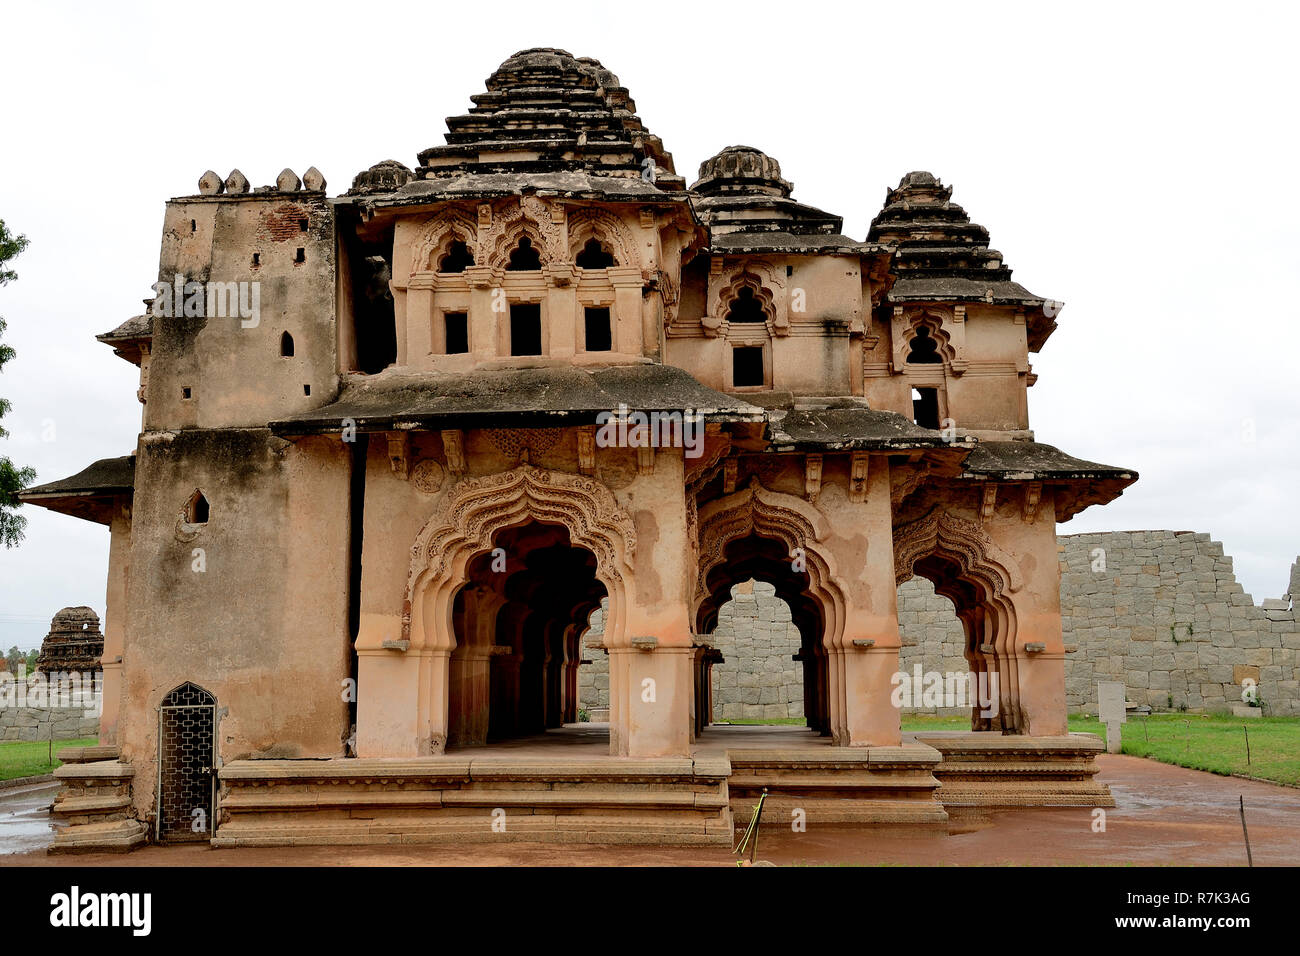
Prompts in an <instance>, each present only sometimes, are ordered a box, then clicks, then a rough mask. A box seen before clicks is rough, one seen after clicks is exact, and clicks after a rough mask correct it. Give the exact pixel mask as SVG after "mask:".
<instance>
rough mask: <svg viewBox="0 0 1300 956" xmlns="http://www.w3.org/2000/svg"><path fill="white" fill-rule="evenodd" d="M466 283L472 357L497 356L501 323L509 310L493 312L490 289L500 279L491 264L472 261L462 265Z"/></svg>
mask: <svg viewBox="0 0 1300 956" xmlns="http://www.w3.org/2000/svg"><path fill="white" fill-rule="evenodd" d="M465 281H466V282H467V283H469V289H470V292H469V316H468V317H467V321H468V322H469V347H470V351H471V352H473V353H474V361H476V362H488V361H491V360H492V359H495V358H497V343H498V341H499V335H498V332H499V329H500V327H501V323H502V322H505V321H507V320H508V318H509V313H508V312H493V311H492V305H493V299H492V290H493V288H494V287H496V286H498V285H499V283H500V281H501V280H500V278H499V277H498V276H496V275H495V274H494V272H493V270H492V267H491V266H486V265H475V266H469V267H467V268H466V269H465Z"/></svg>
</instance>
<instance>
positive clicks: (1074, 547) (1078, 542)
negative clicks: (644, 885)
mask: <svg viewBox="0 0 1300 956" xmlns="http://www.w3.org/2000/svg"><path fill="white" fill-rule="evenodd" d="M1057 548H1058V551H1059V554H1060V563H1061V615H1062V618H1061V620H1062V630H1063V633H1064V639H1065V644H1066V646H1067V648H1068V647H1071V646H1073V647H1076V648H1077V650H1075V651H1074V652H1073V653H1071V654H1067V656H1066V664H1065V668H1066V670H1065V674H1066V705H1067V707H1068V708H1069V710H1070V712H1071V713H1074V712H1079V711H1088V710H1090V709H1092V708H1095V706H1096V682H1097V681H1099V680H1122V681H1124V682H1125V684H1126V686H1127V687H1128V696H1129V700H1131V701H1134V702H1136V703H1145V704H1149V705H1150V706H1152V707H1153V708H1156V709H1159V710H1168V709H1170V708H1174V709H1177V708H1180V707H1183V706H1186V708H1187V709H1189V710H1223V709H1225V708H1226V707H1227V706H1228V705H1230V704H1232V703H1239V702H1240V700H1241V681H1242V679H1243V678H1245V677H1252V678H1254V679H1255V680H1256V681H1257V682H1258V684H1259V693H1260V697H1261V699H1262V700H1263V701H1264V704H1265V711H1266V713H1269V714H1279V715H1281V714H1297V713H1300V664H1298V659H1300V653H1298V652H1300V621H1298V620H1297V614H1296V611H1295V609H1294V607H1293V602H1294V600H1295V598H1296V597H1297V596H1300V561H1297V562H1296V564H1295V566H1293V567H1292V569H1291V575H1290V581H1289V583H1288V584H1287V595H1286V596H1285V597H1283V598H1281V599H1268V600H1265V601H1263V602H1262V603H1261V604H1260V605H1256V604H1254V602H1253V601H1252V599H1251V596H1250V595H1248V594H1246V593H1244V591H1243V590H1242V587H1241V585H1240V584H1238V583H1237V581H1236V577H1235V575H1234V574H1233V571H1232V559H1231V558H1230V557H1228V556H1226V555H1224V553H1223V546H1222V545H1221V544H1219V543H1218V542H1216V541H1211V540H1210V536H1209V535H1208V534H1193V533H1186V532H1185V533H1179V532H1173V531H1135V532H1128V531H1116V532H1107V533H1098V534H1083V535H1063V536H1060V537H1058V539H1057ZM1099 548H1100V549H1103V551H1104V553H1105V567H1104V570H1096V571H1094V570H1093V566H1094V564H1097V565H1098V567H1099V568H1100V562H1099V561H1098V559H1099V557H1100V554H1099V553H1098V552H1097V549H1099ZM745 588H746V586H744V585H742V586H740V587H738V588H737V589H736V590H735V592H733V593H734V595H735V596H734V598H733V600H732V602H731V603H730V604H728V605H726V606H725V607H724V608H723V609H722V611H721V612H720V614H719V621H718V628H717V631H715V633H714V638H715V640H716V642H717V645H718V647H719V648H720V649H721V650H722V653H723V655H724V656H725V657H726V658H727V660H726V662H725V663H724V664H719V665H717V666H716V667H715V668H714V670H713V674H714V710H715V713H714V717H715V719H717V720H731V719H736V718H747V717H768V718H770V717H781V716H790V717H798V716H802V714H803V709H802V708H803V693H802V691H803V688H802V684H801V681H800V680H794V681H791V680H790V679H789V677H788V674H787V670H788V669H789V668H797V667H798V666H799V665H797V664H795V663H794V662H793V661H790V659H789V658H790V654H792V653H794V651H795V650H796V649H797V648H798V634H797V632H796V631H795V630H794V629H793V627H791V626H790V625H789V624H788V622H789V620H790V612H789V609H788V608H787V607H786V606H785V604H784V603H783V602H782V601H780V600H778V599H777V598H776V597H775V595H774V594H773V590H772V588H771V587H770V586H768V585H765V584H761V583H756V584H754V585H753V588H752V593H751V592H750V591H747V590H745ZM898 608H899V610H898V618H899V627H900V630H901V632H902V638H903V648H902V651H901V653H900V665H901V667H902V668H903V669H904V670H908V671H910V670H911V669H912V667H913V666H914V665H916V664H920V665H921V666H922V668H923V669H924V670H927V671H929V670H936V671H954V672H961V671H964V670H965V669H966V661H965V658H964V657H963V656H962V643H963V640H964V638H963V635H962V628H961V625H960V623H958V621H957V618H956V616H955V615H954V614H953V608H952V604H951V602H949V601H948V600H947V599H946V598H942V597H939V596H938V595H936V594H935V593H934V587H933V586H932V585H931V584H930V582H929V581H926V580H925V579H924V578H920V577H917V578H913V579H912V580H910V581H908V582H906V583H905V584H904V585H903V586H902V587H900V588H899V589H898ZM592 624H593V631H595V630H598V629H599V626H600V619H599V616H598V615H597V616H596V617H594V618H593V622H592ZM586 640H587V641H591V640H593V636H592V634H588V635H587V638H586ZM787 647H788V648H789V650H788V651H787V650H786V648H787ZM586 656H587V659H589V660H591V661H592V663H591V664H590V665H587V666H584V667H583V668H582V671H581V674H580V693H581V700H582V706H584V707H586V708H588V709H590V708H592V707H602V706H604V699H605V698H604V696H603V694H604V689H605V683H604V680H605V679H604V676H603V673H604V655H603V654H601V653H600V652H599V651H595V652H591V651H589V652H588V653H587V655H586ZM795 673H797V672H795ZM1171 699H1172V703H1171ZM778 711H780V712H779V713H778ZM908 712H909V713H910V712H928V713H945V714H960V713H966V712H967V711H966V709H965V708H919V707H918V708H910V709H909V711H908Z"/></svg>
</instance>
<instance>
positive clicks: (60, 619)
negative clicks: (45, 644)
mask: <svg viewBox="0 0 1300 956" xmlns="http://www.w3.org/2000/svg"><path fill="white" fill-rule="evenodd" d="M60 624H75V625H76V626H77V630H80V629H81V625H82V624H94V625H95V626H96V627H99V615H98V614H96V613H95V609H94V608H89V607H86V606H84V605H80V606H78V607H65V608H63V610H61V611H57V612H56V613H55V615H54V618H53V620H51V621H50V626H51V627H57V626H58V625H60Z"/></svg>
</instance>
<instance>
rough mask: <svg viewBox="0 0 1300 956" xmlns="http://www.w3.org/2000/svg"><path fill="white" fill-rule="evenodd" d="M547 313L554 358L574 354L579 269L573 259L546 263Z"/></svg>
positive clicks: (549, 347)
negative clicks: (572, 261) (564, 261)
mask: <svg viewBox="0 0 1300 956" xmlns="http://www.w3.org/2000/svg"><path fill="white" fill-rule="evenodd" d="M546 278H547V289H546V315H547V320H548V325H549V332H550V336H549V339H550V340H549V342H548V343H547V347H546V354H547V356H548V357H550V358H553V359H568V358H573V356H574V354H575V353H576V352H577V348H578V330H577V323H578V322H581V321H582V317H581V316H579V315H578V286H577V278H578V270H577V267H576V266H574V265H573V263H571V262H569V263H549V264H548V265H547V266H546Z"/></svg>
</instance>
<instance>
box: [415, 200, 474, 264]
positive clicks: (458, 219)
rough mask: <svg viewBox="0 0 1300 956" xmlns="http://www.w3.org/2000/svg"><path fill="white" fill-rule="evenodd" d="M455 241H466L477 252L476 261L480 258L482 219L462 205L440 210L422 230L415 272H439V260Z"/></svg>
mask: <svg viewBox="0 0 1300 956" xmlns="http://www.w3.org/2000/svg"><path fill="white" fill-rule="evenodd" d="M455 241H460V242H463V243H465V245H466V246H468V247H469V250H470V252H472V253H473V254H474V261H475V262H478V261H479V255H480V252H479V248H478V223H477V222H476V221H475V219H474V217H473V216H472V215H471V214H470V213H469V212H467V211H466V210H464V209H460V208H452V209H447V210H444V211H443V212H440V213H439V214H438V215H436V216H434V217H433V218H432V219H430V220H429V221H428V223H426V224H425V226H424V228H423V229H421V230H420V235H419V238H417V239H416V241H415V247H414V249H413V250H412V252H411V274H412V275H414V274H415V273H417V272H437V271H438V263H439V262H440V261H441V260H442V257H443V256H445V255H446V254H447V252H448V251H449V250H450V248H451V244H452V243H453V242H455Z"/></svg>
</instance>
